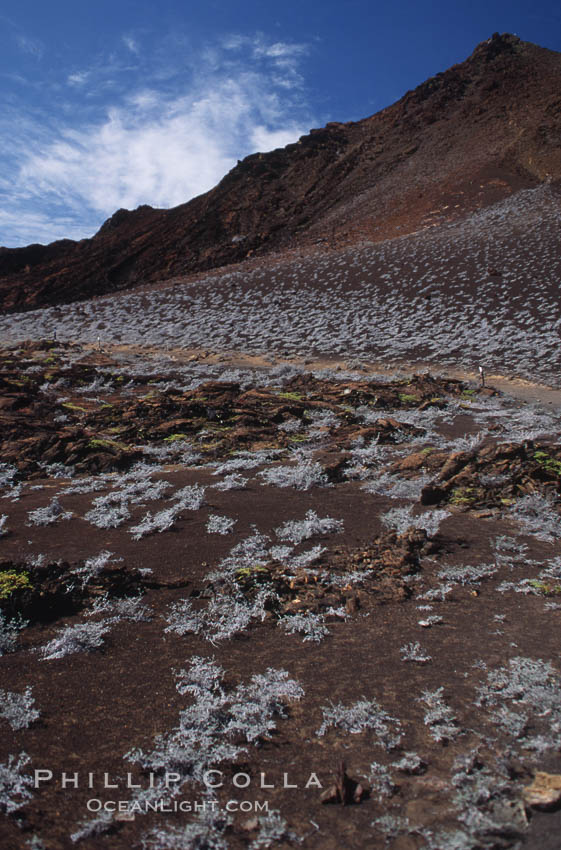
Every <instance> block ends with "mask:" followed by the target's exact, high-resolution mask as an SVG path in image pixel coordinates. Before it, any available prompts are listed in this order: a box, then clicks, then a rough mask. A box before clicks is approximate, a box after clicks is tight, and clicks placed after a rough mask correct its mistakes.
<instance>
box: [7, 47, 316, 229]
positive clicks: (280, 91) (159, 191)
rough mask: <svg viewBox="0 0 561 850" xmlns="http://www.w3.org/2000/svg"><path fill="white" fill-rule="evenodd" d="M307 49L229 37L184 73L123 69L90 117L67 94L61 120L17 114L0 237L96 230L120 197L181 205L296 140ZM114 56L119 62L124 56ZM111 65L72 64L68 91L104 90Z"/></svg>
mask: <svg viewBox="0 0 561 850" xmlns="http://www.w3.org/2000/svg"><path fill="white" fill-rule="evenodd" d="M128 39H130V44H129V43H128V42H127V40H128ZM123 46H124V50H125V55H126V54H128V55H129V56H130V54H131V53H134V54H135V55H137V53H138V52H139V48H138V46H137V43H136V42H135V41H134V40H133V39H132V38H130V37H129V36H126V37H125V38H124V39H123ZM133 48H134V49H133ZM306 50H307V48H306V47H305V45H298V44H292V45H291V44H284V43H281V42H268V41H267V40H266V39H265V37H264V36H262V35H258V36H255V37H254V38H251V39H250V38H247V37H245V36H231V37H230V38H229V39H227V40H223V41H222V42H221V43H220V44H207V45H205V46H203V47H201V48H200V49H199V50H198V51H197V52H196V53H194V52H193V51H190V53H189V62H188V63H186V62H185V60H184V61H183V66H182V69H181V72H179V71H178V67H181V66H179V65H177V66H176V67H175V68H174V67H173V62H170V61H169V59H168V61H167V64H166V65H165V66H164V64H163V63H162V62H159V63H156V62H153V63H152V65H151V66H150V68H149V69H148V68H147V66H145V67H144V73H143V75H142V82H143V85H141V84H140V78H138V79H135V80H134V81H133V83H132V84H128V83H127V82H126V81H125V82H123V79H122V77H123V76H126V75H122V76H121V78H120V79H119V81H118V83H117V82H112V84H113V85H114V88H115V91H114V92H113V93H112V98H111V100H106V101H104V103H103V104H102V105H98V112H97V114H96V115H95V117H94V118H92V117H91V114H90V116H89V118H88V120H87V122H86V121H85V120H82V121H80V120H78V121H76V120H74V118H73V114H72V109H71V103H68V104H66V107H65V110H64V112H63V113H61V114H60V115H58V116H57V121H56V124H53V118H52V116H51V115H49V114H48V113H43V114H39V115H37V114H31V115H28V116H26V119H25V121H23V122H22V120H21V119H20V123H19V127H20V129H21V130H22V133H21V135H22V136H23V135H25V144H24V145H22V141H23V139H22V138H19V139H18V138H17V136H18V133H17V131H16V132H15V133H14V130H13V126H14V125H13V124H12V125H11V126H12V135H11V140H10V142H11V155H12V161H13V164H14V166H15V168H14V169H13V170H12V172H11V173H12V174H13V176H8V177H7V178H6V177H4V178H3V179H0V244H24V243H25V242H27V241H48V240H51V239H53V238H60V237H66V236H73V237H76V236H77V235H79V236H86V235H91V234H92V233H93V232H94V231H95V230H96V229H97V227H98V226H99V225H100V224H101V222H102V221H103V220H104V218H105V217H107V216H109V215H110V214H112V213H113V212H114V211H115V210H116V209H118V208H119V207H126V208H128V209H132V208H134V207H136V206H138V205H139V204H143V203H148V204H151V205H153V206H161V207H169V206H175V205H177V204H180V203H183V202H185V201H187V200H189V199H190V198H192V197H194V196H196V195H198V194H200V193H202V192H205V191H207V190H208V189H210V188H211V187H212V186H214V185H215V184H216V183H217V182H218V181H219V180H220V178H221V177H222V176H223V175H224V174H225V173H226V172H227V171H229V170H230V168H232V167H233V166H234V165H235V163H236V161H237V160H238V159H240V158H242V157H243V156H245V155H247V154H248V153H251V152H254V151H257V150H261V151H265V150H271V149H272V148H275V147H280V146H284V145H285V144H288V143H289V142H292V141H295V140H296V139H297V138H298V137H299V136H300V135H302V134H303V133H305V132H307V131H308V129H309V127H310V126H311V123H312V122H311V119H310V116H309V113H308V110H307V107H306V101H305V97H304V93H303V81H302V77H301V76H300V72H299V62H300V61H301V58H302V57H303V56H305V54H306ZM143 53H144V51H143ZM112 59H113V71H114V69H115V67H117V66H119V62H120V58H119V57H115V56H113V57H112ZM119 67H126V65H125V64H122V65H121V66H119ZM105 68H106V65H105V64H104V62H101V61H100V62H99V64H98V66H96V67H93V66H92V67H89V68H87V69H84V70H81V71H76V70H75V71H74V72H73V73H68V72H67V73H66V76H65V80H66V84H67V86H68V89H67V90H68V91H69V92H71V91H72V90H73V91H76V92H77V90H79V91H80V96H81V97H82V98H84V97H86V98H87V97H88V95H89V96H91V97H92V98H94V97H97V98H98V99H99V97H100V91H102V89H103V86H101V81H102V77H103V76H104V74H105V76H106V74H107V72H106V71H105ZM148 70H149V73H148ZM113 76H114V77H115V79H117V77H118V75H117V74H114V75H113ZM146 83H148V84H146ZM104 96H105V98H107V91H105V93H104ZM83 114H86V113H83ZM24 127H25V129H24ZM4 129H5V131H6V132H7V131H8V127H7V126H6V127H3V126H2V122H0V133H2V131H3V130H4ZM5 174H6V172H5ZM32 234H33V235H32Z"/></svg>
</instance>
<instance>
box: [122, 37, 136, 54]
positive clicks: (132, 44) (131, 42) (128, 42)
mask: <svg viewBox="0 0 561 850" xmlns="http://www.w3.org/2000/svg"><path fill="white" fill-rule="evenodd" d="M123 44H124V45H125V47H126V48H127V50H130V52H131V53H137V54H138V53H140V47H139V45H138V42H137V41H136V39H134V38H133V37H132V36H130V35H124V36H123Z"/></svg>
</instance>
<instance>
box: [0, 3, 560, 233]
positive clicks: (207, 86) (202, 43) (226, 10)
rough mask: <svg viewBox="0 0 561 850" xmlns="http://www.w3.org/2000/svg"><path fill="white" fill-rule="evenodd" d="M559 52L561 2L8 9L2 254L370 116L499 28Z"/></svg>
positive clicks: (164, 203)
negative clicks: (313, 132)
mask: <svg viewBox="0 0 561 850" xmlns="http://www.w3.org/2000/svg"><path fill="white" fill-rule="evenodd" d="M495 31H499V32H514V33H516V34H517V35H519V36H520V37H521V38H523V39H524V40H527V41H534V42H536V43H538V44H541V45H543V46H545V47H549V48H552V49H554V50H559V51H561V9H560V7H559V4H558V2H540V0H538V2H533V3H532V2H516V0H510V2H506V0H505V2H493V0H489V2H480V0H475V1H474V2H473V1H472V2H467V0H465V2H463V3H456V2H454V0H451V2H450V0H448V2H443V0H435V2H432V3H426V2H422V0H402V2H399V0H397V2H393V3H392V2H388V0H385V2H384V3H380V2H376V0H370V2H367V0H339V2H334V0H323V2H319V0H280V2H278V3H275V4H268V3H267V2H266V0H260V2H257V0H204V2H203V0H183V2H180V0H158V2H157V3H156V2H155V0H151V2H145V0H134V2H133V0H112V2H109V0H95V2H91V0H72V2H70V0H51V2H45V0H18V2H11V0H4V2H3V3H2V5H1V6H0V47H1V49H0V165H1V167H0V245H7V246H17V245H25V244H28V243H30V242H50V241H52V240H54V239H59V238H73V239H80V238H83V237H87V236H91V235H93V233H94V232H95V231H96V230H97V229H98V228H99V226H100V225H101V224H102V222H103V221H104V220H105V219H106V218H107V217H108V216H109V215H111V214H112V213H113V212H114V211H115V210H116V209H118V208H119V207H126V208H128V209H134V208H135V207H136V206H138V205H139V204H143V203H148V204H151V205H153V206H160V207H170V206H174V205H176V204H179V203H183V202H184V201H187V200H189V198H191V197H194V196H195V195H198V194H200V193H201V192H204V191H206V190H207V189H209V188H211V187H212V186H213V185H215V184H216V183H217V182H218V181H219V180H220V178H221V177H222V176H223V175H224V174H225V173H226V172H227V171H229V170H230V168H232V167H233V166H234V165H235V164H236V162H237V160H238V159H242V158H243V157H244V156H246V155H247V154H249V153H253V152H255V151H257V150H261V151H266V150H271V149H272V148H275V147H279V146H282V145H285V144H288V143H289V142H291V141H295V140H296V139H297V138H298V137H299V136H300V135H302V134H304V133H307V132H308V131H309V129H310V128H311V127H319V126H322V125H324V124H325V123H326V122H327V121H350V120H358V119H360V118H365V117H366V116H368V115H371V114H373V113H374V112H377V111H378V110H379V109H382V108H383V107H384V106H387V105H388V104H390V103H393V102H394V101H395V100H397V99H398V98H399V97H401V95H402V94H404V93H405V91H407V90H408V89H411V88H413V87H414V86H416V85H418V84H419V83H420V82H422V81H423V80H425V79H426V78H427V77H429V76H431V75H433V74H435V73H437V72H438V71H442V70H445V69H446V68H447V67H449V66H450V65H452V64H453V63H455V62H460V61H462V60H463V59H465V58H466V57H467V56H468V55H469V54H470V53H471V51H472V50H473V48H474V47H475V45H476V44H477V43H479V42H480V41H483V40H484V39H485V38H488V37H489V36H490V35H491V34H492V33H493V32H495Z"/></svg>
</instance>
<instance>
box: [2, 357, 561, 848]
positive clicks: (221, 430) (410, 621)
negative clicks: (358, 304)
mask: <svg viewBox="0 0 561 850" xmlns="http://www.w3.org/2000/svg"><path fill="white" fill-rule="evenodd" d="M135 354H136V356H134V355H133V353H132V352H129V353H127V352H124V351H121V352H115V353H113V354H112V353H111V352H109V351H107V352H95V351H92V350H91V349H87V348H83V347H82V346H80V345H78V344H74V345H70V344H64V345H63V344H58V345H57V344H56V343H54V342H42V343H37V342H36V343H28V344H27V345H25V346H13V347H12V348H10V349H4V350H3V351H2V352H0V382H1V384H0V386H1V396H0V425H1V438H2V455H1V457H2V465H1V466H0V476H1V481H2V487H3V490H2V493H1V494H0V496H1V501H0V522H1V524H0V534H1V537H0V547H1V548H0V607H1V610H2V613H3V621H2V622H3V625H2V628H1V629H0V639H1V641H2V650H3V652H4V654H3V655H2V657H1V658H0V670H1V683H2V685H1V687H2V689H3V690H2V693H1V694H0V724H1V731H2V733H3V734H2V736H1V738H0V749H1V753H0V808H1V809H2V810H3V812H4V813H3V815H2V820H1V822H0V843H1V845H2V847H3V848H4V847H5V848H14V849H15V848H17V850H20V848H21V850H23V848H28V847H34V848H40V847H44V848H47V850H58V848H68V847H74V846H80V847H84V848H88V847H95V848H104V847H106V848H111V850H113V848H116V850H119V848H131V847H133V848H136V847H139V848H140V847H142V848H181V847H201V848H202V847H208V848H230V847H231V848H238V847H240V848H241V847H251V848H261V847H272V846H275V847H277V846H278V847H290V846H302V847H305V848H317V850H319V848H322V850H323V848H333V850H335V848H343V847H344V848H363V847H386V846H387V847H393V848H395V850H409V848H410V850H413V848H422V847H429V848H434V850H436V848H440V850H448V848H466V849H467V848H499V847H500V848H510V847H515V846H521V847H527V848H532V850H533V848H547V849H548V848H551V850H553V848H555V847H557V846H558V831H559V826H560V815H559V812H558V811H547V812H545V811H541V810H540V809H539V808H538V807H537V806H536V805H532V804H531V801H530V800H529V798H527V796H525V790H524V789H525V787H526V786H529V785H530V783H531V782H532V780H533V777H534V775H535V773H536V771H545V772H547V773H549V774H557V773H561V759H560V757H559V748H560V747H561V736H560V729H561V696H560V694H561V691H560V687H559V686H560V683H561V667H560V665H559V641H558V627H559V617H560V616H561V613H560V612H561V603H560V602H559V601H558V600H559V596H560V595H561V565H560V563H559V560H560V559H559V556H558V554H557V553H558V540H559V536H560V531H561V513H560V494H561V477H560V474H561V446H560V445H559V413H558V411H557V410H551V408H550V409H549V410H545V409H543V408H542V407H539V406H538V407H536V406H534V405H530V404H527V403H526V402H524V401H523V400H519V399H515V398H512V397H509V396H506V395H504V394H502V393H501V392H500V391H498V390H497V389H495V388H494V387H493V386H491V387H481V386H479V384H478V383H477V382H473V381H471V382H470V381H467V380H463V381H462V380H459V379H457V378H452V377H450V376H433V375H430V374H428V373H427V372H425V373H423V374H418V375H413V376H410V375H409V376H406V375H402V376H401V377H396V376H393V377H392V376H386V377H383V376H382V375H374V374H371V373H370V371H369V370H368V369H367V368H365V369H363V370H362V371H361V372H355V373H349V372H345V371H344V370H341V369H339V371H337V370H335V369H328V368H323V369H321V370H315V371H313V372H312V371H307V369H306V367H304V366H296V365H292V366H287V365H285V366H282V367H280V368H275V367H271V366H270V367H268V368H265V367H261V368H253V367H252V368H247V367H243V368H238V370H237V374H236V375H235V376H233V375H232V374H230V375H227V374H224V375H223V376H222V378H221V377H220V375H219V374H217V371H216V369H215V367H214V366H213V364H212V363H207V364H206V365H205V363H204V362H201V361H200V360H198V361H191V362H190V363H189V362H181V361H179V360H178V359H175V360H172V359H171V358H165V357H163V356H161V355H160V354H158V355H157V356H154V357H150V356H148V355H147V354H145V355H141V354H140V352H139V351H137V352H135ZM175 356H176V355H174V357H175ZM213 664H214V666H213ZM216 665H220V667H221V668H222V669H221V670H220V669H218V668H217V667H216ZM181 671H183V672H181ZM282 671H286V673H283V672H282ZM252 677H256V678H254V679H253V678H252ZM37 712H38V714H37ZM139 751H142V752H139ZM20 754H27V756H28V757H29V761H27V762H26V757H25V755H20ZM126 754H129V755H128V758H125V756H126ZM18 760H19V761H18ZM342 762H343V763H344V767H342V766H341V765H342ZM18 765H19V766H18ZM209 770H210V771H212V770H215V771H220V773H208V774H206V780H207V785H208V784H209V783H214V782H216V781H217V779H218V778H220V779H221V780H222V785H221V787H218V788H215V789H209V788H206V793H205V782H204V777H205V771H209ZM34 771H50V772H51V774H52V775H51V774H49V773H43V774H39V776H40V777H43V778H44V780H45V781H43V782H42V783H39V787H33V785H32V784H31V783H27V782H26V779H25V777H26V776H31V777H33V776H34ZM166 772H167V773H169V774H176V777H175V780H176V781H173V778H172V779H169V777H168V779H169V781H170V782H171V786H170V788H166V787H165V775H166ZM63 773H64V774H65V776H66V785H67V787H63V784H64V782H63ZM74 774H77V776H76V777H75V776H74ZM89 774H92V776H91V777H89ZM105 774H106V775H107V781H105V780H104V776H105ZM127 774H128V777H127ZM151 774H152V776H151ZM90 779H91V781H90ZM71 780H72V781H71ZM88 784H89V785H91V787H88ZM150 784H152V785H153V786H154V789H153V790H152V792H151V793H152V796H150ZM244 784H247V786H248V787H246V788H243V787H240V786H242V785H244ZM105 785H114V786H117V787H116V788H109V787H104V786H105ZM127 785H129V786H134V785H137V786H140V788H139V787H137V788H134V787H127ZM75 786H77V787H75ZM92 801H93V802H92ZM114 801H122V803H121V807H122V809H123V811H120V812H112V811H107V812H106V813H105V814H104V813H103V811H102V813H101V814H100V813H96V812H94V811H93V809H94V808H96V806H105V805H107V807H108V809H111V807H112V806H113V803H114ZM147 801H148V803H149V804H151V805H152V809H154V808H156V809H158V806H159V807H160V809H159V810H157V811H154V810H150V805H148V811H146V809H147ZM180 802H181V804H182V805H183V807H184V809H185V810H184V811H176V812H174V811H170V810H171V809H173V807H174V806H176V805H177V804H179V803H180ZM195 804H197V806H198V807H199V810H198V811H197V812H195V811H188V810H187V809H188V808H189V805H190V806H191V808H193V807H194V805H195ZM203 804H204V806H206V811H203V808H204V806H203ZM556 805H557V804H556V803H552V804H551V807H552V808H553V809H555V808H556ZM88 806H89V809H88ZM259 807H261V808H259ZM162 808H163V810H162ZM125 809H128V811H125ZM267 810H268V813H267Z"/></svg>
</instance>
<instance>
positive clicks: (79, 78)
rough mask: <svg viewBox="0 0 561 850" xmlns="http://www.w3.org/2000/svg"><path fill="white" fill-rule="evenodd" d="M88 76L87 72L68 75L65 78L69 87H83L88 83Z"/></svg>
mask: <svg viewBox="0 0 561 850" xmlns="http://www.w3.org/2000/svg"><path fill="white" fill-rule="evenodd" d="M89 77H90V74H89V73H88V71H77V72H76V73H75V74H69V75H68V77H67V78H66V80H67V82H68V84H69V85H71V86H83V85H84V83H86V82H87V81H88V79H89Z"/></svg>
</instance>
